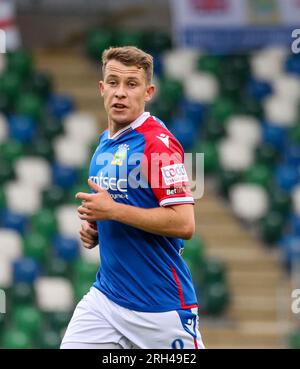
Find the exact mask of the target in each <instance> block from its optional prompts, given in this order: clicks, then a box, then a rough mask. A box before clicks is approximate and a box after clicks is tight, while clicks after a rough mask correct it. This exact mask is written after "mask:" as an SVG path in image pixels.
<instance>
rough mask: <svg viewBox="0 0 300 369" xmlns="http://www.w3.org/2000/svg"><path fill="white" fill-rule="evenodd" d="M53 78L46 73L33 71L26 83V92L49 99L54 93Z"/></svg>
mask: <svg viewBox="0 0 300 369" xmlns="http://www.w3.org/2000/svg"><path fill="white" fill-rule="evenodd" d="M52 84H53V83H52V78H51V76H50V75H49V74H48V73H46V72H38V71H33V73H31V75H30V79H29V80H28V81H27V82H26V91H29V92H30V93H33V94H35V95H37V96H39V97H40V98H42V99H47V98H48V97H49V95H50V93H51V92H52Z"/></svg>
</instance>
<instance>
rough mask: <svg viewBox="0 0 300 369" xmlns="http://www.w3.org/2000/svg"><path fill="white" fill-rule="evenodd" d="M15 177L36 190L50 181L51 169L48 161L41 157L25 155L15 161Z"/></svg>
mask: <svg viewBox="0 0 300 369" xmlns="http://www.w3.org/2000/svg"><path fill="white" fill-rule="evenodd" d="M15 170H16V177H17V179H18V180H19V181H20V182H22V183H24V184H26V185H29V186H31V187H33V188H35V189H36V190H37V191H38V190H40V189H43V188H45V187H46V186H48V185H50V183H51V170H50V166H49V164H48V162H47V161H46V160H45V159H43V158H37V157H30V156H25V157H23V158H20V159H18V160H17V161H16V164H15Z"/></svg>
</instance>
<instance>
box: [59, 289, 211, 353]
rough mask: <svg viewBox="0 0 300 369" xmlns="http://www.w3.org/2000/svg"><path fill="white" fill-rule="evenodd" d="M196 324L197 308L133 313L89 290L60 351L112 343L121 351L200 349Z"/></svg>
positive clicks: (76, 311)
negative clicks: (82, 345) (77, 345)
mask: <svg viewBox="0 0 300 369" xmlns="http://www.w3.org/2000/svg"><path fill="white" fill-rule="evenodd" d="M198 324H199V318H198V311H197V308H193V309H191V310H173V311H167V312H163V313H146V312H145V313H144V312H139V311H133V310H129V309H126V308H124V307H122V306H120V305H117V304H116V303H114V302H113V301H111V300H109V299H108V298H107V297H106V296H105V295H104V294H103V293H102V292H100V291H99V290H98V289H96V288H95V287H92V288H91V289H90V291H89V292H88V293H87V294H86V295H85V296H84V297H83V298H82V300H81V301H80V302H79V303H78V305H77V307H76V309H75V311H74V314H73V317H72V319H71V321H70V323H69V325H68V328H67V330H66V332H65V336H64V338H63V340H62V344H61V348H64V345H65V347H66V348H67V347H68V345H69V344H74V343H78V344H80V343H88V344H101V343H102V344H107V343H113V344H118V345H119V346H120V347H122V348H124V349H133V348H137V349H172V348H173V349H201V348H204V345H203V342H202V338H201V335H200V332H199V329H198ZM78 348H79V347H78Z"/></svg>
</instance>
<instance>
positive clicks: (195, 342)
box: [194, 337, 198, 350]
mask: <svg viewBox="0 0 300 369" xmlns="http://www.w3.org/2000/svg"><path fill="white" fill-rule="evenodd" d="M194 345H195V349H196V350H198V342H197V338H196V337H194Z"/></svg>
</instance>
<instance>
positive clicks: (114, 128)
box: [108, 112, 144, 137]
mask: <svg viewBox="0 0 300 369" xmlns="http://www.w3.org/2000/svg"><path fill="white" fill-rule="evenodd" d="M142 114H144V112H142V113H140V114H139V115H138V116H137V117H136V118H135V119H134V120H133V121H131V122H128V123H123V124H119V123H116V122H114V121H113V120H108V131H109V136H110V137H113V136H114V135H115V134H116V133H117V132H119V131H121V130H122V129H124V128H126V127H128V126H129V125H130V124H131V123H133V122H134V121H135V120H136V119H138V118H139V117H140V116H141V115H142Z"/></svg>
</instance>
